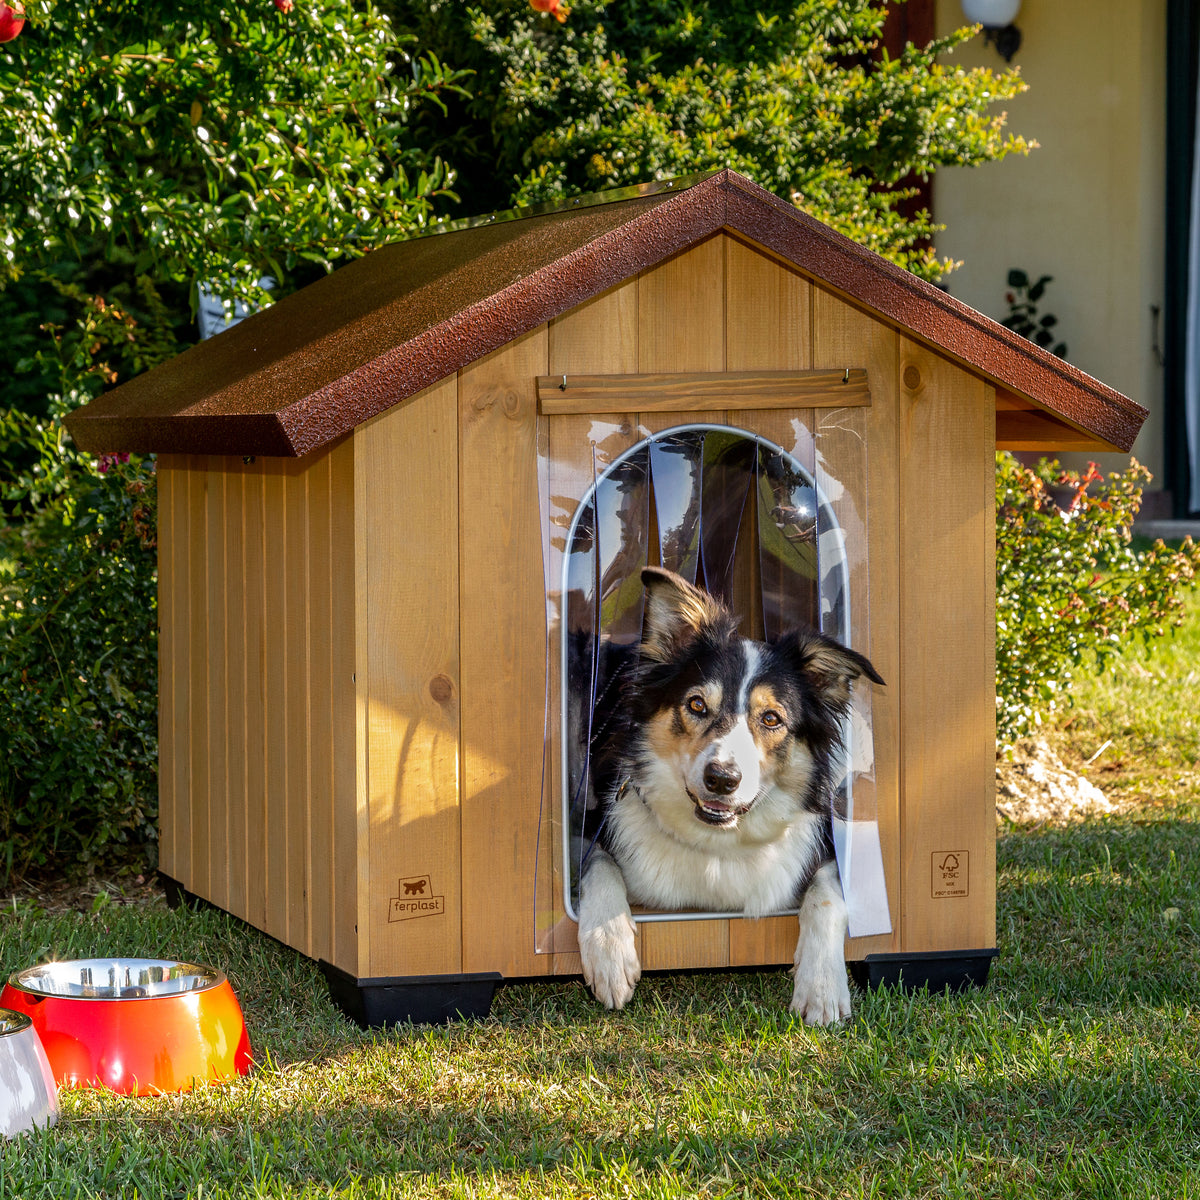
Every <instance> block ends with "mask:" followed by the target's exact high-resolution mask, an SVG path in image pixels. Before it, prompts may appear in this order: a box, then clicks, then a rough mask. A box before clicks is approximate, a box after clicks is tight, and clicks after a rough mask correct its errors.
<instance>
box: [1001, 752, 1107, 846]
mask: <svg viewBox="0 0 1200 1200" xmlns="http://www.w3.org/2000/svg"><path fill="white" fill-rule="evenodd" d="M1129 807H1130V805H1129V804H1128V803H1127V802H1122V801H1118V800H1113V799H1110V798H1109V797H1108V796H1106V795H1105V794H1104V793H1103V792H1102V791H1101V790H1100V789H1099V788H1098V787H1097V786H1096V785H1095V784H1094V783H1092V782H1091V780H1089V779H1086V778H1085V777H1084V776H1082V775H1080V774H1079V772H1078V771H1073V770H1071V768H1070V767H1068V766H1067V765H1066V764H1065V763H1064V762H1063V761H1062V759H1061V758H1059V756H1058V755H1057V754H1056V753H1055V751H1054V749H1053V748H1052V747H1051V746H1050V744H1049V743H1048V742H1046V741H1044V740H1043V739H1041V738H1030V739H1027V740H1025V741H1020V742H1018V743H1017V744H1016V745H1015V746H1014V747H1013V750H1012V755H1011V757H1010V756H1008V755H997V756H996V812H997V815H998V816H999V817H1000V818H1002V819H1005V820H1008V821H1011V822H1013V823H1014V824H1017V825H1065V824H1070V823H1071V822H1074V821H1083V820H1086V819H1087V818H1089V817H1098V816H1106V815H1109V814H1112V813H1120V812H1125V811H1126V810H1127V809H1128V808H1129Z"/></svg>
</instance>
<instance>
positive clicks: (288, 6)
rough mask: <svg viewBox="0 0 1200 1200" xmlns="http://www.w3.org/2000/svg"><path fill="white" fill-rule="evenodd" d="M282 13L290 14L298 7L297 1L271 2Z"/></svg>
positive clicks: (276, 0)
mask: <svg viewBox="0 0 1200 1200" xmlns="http://www.w3.org/2000/svg"><path fill="white" fill-rule="evenodd" d="M271 3H272V4H274V5H275V7H276V8H277V9H279V11H280V12H281V13H290V12H291V11H292V9H293V8H295V7H296V0H271Z"/></svg>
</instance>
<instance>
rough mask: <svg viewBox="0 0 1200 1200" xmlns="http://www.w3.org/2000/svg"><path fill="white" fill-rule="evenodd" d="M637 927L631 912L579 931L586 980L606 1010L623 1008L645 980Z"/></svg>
mask: <svg viewBox="0 0 1200 1200" xmlns="http://www.w3.org/2000/svg"><path fill="white" fill-rule="evenodd" d="M636 932H637V926H636V925H635V924H634V922H633V918H632V917H631V916H630V915H629V913H628V912H622V913H614V914H613V915H612V916H610V917H609V918H608V919H607V920H605V921H602V922H600V923H599V924H596V925H591V926H588V927H586V928H585V927H583V926H580V929H579V957H580V959H581V960H582V962H583V978H584V979H585V980H586V981H587V985H588V987H590V988H591V989H592V995H594V996H595V997H596V999H597V1000H599V1001H600V1003H601V1004H603V1005H604V1007H605V1008H624V1007H625V1005H626V1004H628V1003H629V1001H630V998H631V997H632V996H633V989H634V988H635V987H636V986H637V981H638V980H639V979H641V977H642V965H641V963H640V962H638V956H637V941H636Z"/></svg>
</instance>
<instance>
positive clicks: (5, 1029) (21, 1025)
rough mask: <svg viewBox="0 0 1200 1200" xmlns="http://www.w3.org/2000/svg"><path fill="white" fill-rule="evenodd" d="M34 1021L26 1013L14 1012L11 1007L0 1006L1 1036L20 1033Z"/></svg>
mask: <svg viewBox="0 0 1200 1200" xmlns="http://www.w3.org/2000/svg"><path fill="white" fill-rule="evenodd" d="M32 1024H33V1022H32V1021H31V1020H30V1019H29V1018H28V1017H27V1016H26V1015H25V1014H24V1013H19V1012H13V1010H12V1009H11V1008H0V1037H5V1036H6V1035H8V1034H11V1033H20V1032H21V1030H23V1029H28V1028H29V1027H30V1025H32Z"/></svg>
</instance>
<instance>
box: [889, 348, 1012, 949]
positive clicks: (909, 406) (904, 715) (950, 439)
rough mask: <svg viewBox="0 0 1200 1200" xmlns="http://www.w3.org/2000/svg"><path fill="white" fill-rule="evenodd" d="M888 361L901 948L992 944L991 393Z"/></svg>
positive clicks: (920, 358) (962, 377) (902, 356)
mask: <svg viewBox="0 0 1200 1200" xmlns="http://www.w3.org/2000/svg"><path fill="white" fill-rule="evenodd" d="M898 366H899V382H900V428H899V445H898V447H897V456H896V463H897V468H898V473H899V484H900V520H901V528H900V547H901V556H900V564H901V566H900V579H899V593H900V637H901V643H900V670H901V677H902V681H903V685H902V690H901V713H900V727H901V731H902V734H903V740H902V756H901V772H902V775H901V780H902V788H903V797H904V799H903V830H902V840H901V854H902V863H903V868H902V886H903V901H902V902H903V909H904V920H905V928H904V945H903V949H905V950H957V949H969V948H977V947H978V948H982V947H991V946H994V945H995V944H996V941H995V936H996V934H995V920H996V826H995V822H996V816H995V788H996V782H995V721H996V710H995V678H996V668H995V628H996V618H995V578H996V572H995V544H996V543H995V494H996V493H995V457H994V453H993V449H992V437H993V436H994V434H993V425H994V420H995V417H994V404H995V399H994V395H993V393H992V390H991V389H990V388H988V387H987V386H986V385H985V384H984V383H983V382H981V381H980V380H978V379H976V378H975V377H973V376H971V375H968V374H967V373H966V372H965V371H962V370H960V369H959V368H958V367H956V366H955V365H954V364H953V363H950V362H948V361H947V360H946V359H944V358H940V357H939V356H937V355H935V354H933V353H931V352H930V351H928V350H926V349H924V348H922V347H920V346H918V345H916V344H914V343H913V342H910V341H908V340H907V339H904V338H901V339H900V346H899V362H898Z"/></svg>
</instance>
